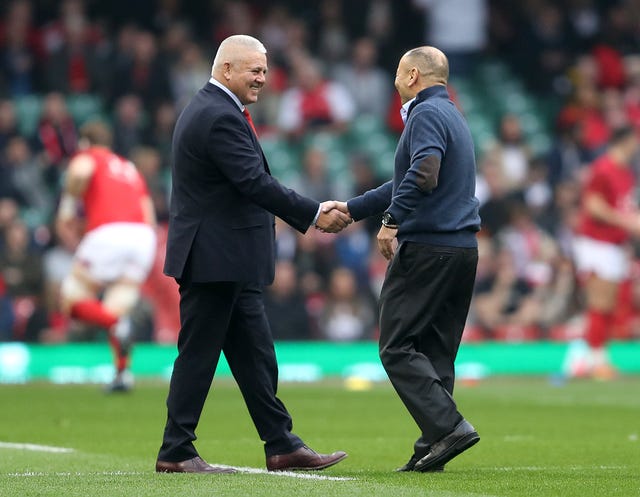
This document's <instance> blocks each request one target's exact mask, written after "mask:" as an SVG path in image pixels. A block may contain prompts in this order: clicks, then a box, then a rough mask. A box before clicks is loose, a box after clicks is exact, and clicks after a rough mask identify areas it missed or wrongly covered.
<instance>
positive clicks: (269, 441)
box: [158, 280, 303, 462]
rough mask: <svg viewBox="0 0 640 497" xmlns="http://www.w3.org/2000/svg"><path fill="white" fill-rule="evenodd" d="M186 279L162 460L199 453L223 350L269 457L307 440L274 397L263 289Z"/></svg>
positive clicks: (271, 350) (274, 376)
mask: <svg viewBox="0 0 640 497" xmlns="http://www.w3.org/2000/svg"><path fill="white" fill-rule="evenodd" d="M179 283H180V323H181V328H180V335H179V337H178V357H177V358H176V360H175V363H174V366H173V373H172V375H171V383H170V386H169V395H168V397H167V424H166V426H165V431H164V438H163V443H162V447H161V448H160V452H159V455H158V459H160V460H163V461H172V462H177V461H183V460H186V459H190V458H192V457H195V456H197V455H198V453H197V451H196V449H195V447H194V446H193V441H194V440H195V439H196V435H195V429H196V426H197V425H198V421H199V419H200V414H201V413H202V408H203V406H204V403H205V400H206V398H207V394H208V392H209V388H210V386H211V382H212V381H213V376H214V373H215V370H216V366H217V364H218V360H219V358H220V352H221V351H223V352H224V355H225V357H226V359H227V362H228V363H229V367H230V368H231V372H232V374H233V376H234V378H235V380H236V382H237V383H238V386H239V387H240V391H241V392H242V395H243V397H244V401H245V403H246V405H247V408H248V410H249V414H250V415H251V419H252V420H253V423H254V425H255V427H256V429H257V431H258V434H259V436H260V438H261V439H262V440H263V441H264V442H265V452H266V454H267V456H270V455H274V454H285V453H288V452H292V451H294V450H296V449H297V448H299V447H301V446H302V445H303V442H302V440H300V438H298V437H297V436H296V435H294V434H292V433H291V429H292V420H291V416H290V415H289V413H288V412H287V410H286V408H285V406H284V404H283V403H282V402H281V401H280V400H279V399H278V398H277V397H276V391H277V383H278V366H277V363H276V355H275V350H274V346H273V338H272V336H271V330H270V328H269V323H268V321H267V318H266V314H265V312H264V305H263V301H262V288H261V287H260V286H259V285H255V284H246V283H237V282H214V283H191V282H186V281H182V280H181V281H179Z"/></svg>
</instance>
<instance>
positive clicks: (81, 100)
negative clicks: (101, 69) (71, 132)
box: [65, 93, 103, 126]
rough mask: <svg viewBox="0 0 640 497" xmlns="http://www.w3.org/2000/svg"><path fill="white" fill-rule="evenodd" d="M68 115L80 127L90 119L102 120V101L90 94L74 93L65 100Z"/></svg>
mask: <svg viewBox="0 0 640 497" xmlns="http://www.w3.org/2000/svg"><path fill="white" fill-rule="evenodd" d="M65 101H66V103H67V108H68V109H69V113H70V114H71V116H72V117H73V120H74V121H75V123H76V124H77V125H78V126H80V125H82V124H84V123H85V122H87V121H89V120H91V119H102V113H103V108H102V107H103V106H102V99H101V98H100V97H99V96H97V95H93V94H90V93H76V94H73V95H68V96H67V97H66V99H65Z"/></svg>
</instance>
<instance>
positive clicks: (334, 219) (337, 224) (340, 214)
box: [316, 200, 353, 233]
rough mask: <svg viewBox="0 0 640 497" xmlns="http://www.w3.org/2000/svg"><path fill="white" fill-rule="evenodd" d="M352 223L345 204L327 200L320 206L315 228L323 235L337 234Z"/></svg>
mask: <svg viewBox="0 0 640 497" xmlns="http://www.w3.org/2000/svg"><path fill="white" fill-rule="evenodd" d="M352 222H353V219H352V218H351V214H349V208H348V207H347V203H346V202H339V201H337V200H328V201H326V202H322V203H321V204H320V214H319V215H318V219H317V221H316V228H317V229H319V230H320V231H323V232H324V233H338V232H340V231H342V230H343V229H345V228H346V227H347V226H349V225H350V224H351V223H352Z"/></svg>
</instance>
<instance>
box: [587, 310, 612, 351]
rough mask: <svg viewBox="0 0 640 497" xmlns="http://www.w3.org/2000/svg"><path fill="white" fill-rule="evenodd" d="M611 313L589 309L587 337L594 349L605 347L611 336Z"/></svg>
mask: <svg viewBox="0 0 640 497" xmlns="http://www.w3.org/2000/svg"><path fill="white" fill-rule="evenodd" d="M610 325H611V314H609V313H604V312H601V311H594V310H589V311H588V312H587V330H586V335H585V338H586V340H587V343H588V344H589V346H590V347H591V348H592V349H597V348H601V347H604V345H605V343H606V342H607V339H608V338H609V326H610Z"/></svg>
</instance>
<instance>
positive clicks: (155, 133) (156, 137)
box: [144, 102, 178, 168]
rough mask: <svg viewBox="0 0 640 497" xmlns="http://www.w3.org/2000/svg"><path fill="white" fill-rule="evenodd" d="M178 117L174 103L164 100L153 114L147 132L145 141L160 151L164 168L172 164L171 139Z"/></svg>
mask: <svg viewBox="0 0 640 497" xmlns="http://www.w3.org/2000/svg"><path fill="white" fill-rule="evenodd" d="M177 117H178V116H177V115H176V108H175V106H174V105H173V103H171V102H162V103H161V104H160V105H158V107H156V109H155V112H154V113H153V114H152V120H151V125H150V126H149V128H148V130H147V131H146V133H145V138H144V143H145V144H146V145H149V146H151V147H153V148H155V149H156V150H157V151H158V153H159V154H160V159H161V166H162V167H163V168H169V165H170V164H169V161H170V157H171V140H172V138H173V128H174V126H175V124H176V119H177Z"/></svg>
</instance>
